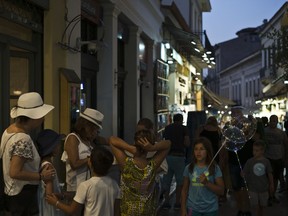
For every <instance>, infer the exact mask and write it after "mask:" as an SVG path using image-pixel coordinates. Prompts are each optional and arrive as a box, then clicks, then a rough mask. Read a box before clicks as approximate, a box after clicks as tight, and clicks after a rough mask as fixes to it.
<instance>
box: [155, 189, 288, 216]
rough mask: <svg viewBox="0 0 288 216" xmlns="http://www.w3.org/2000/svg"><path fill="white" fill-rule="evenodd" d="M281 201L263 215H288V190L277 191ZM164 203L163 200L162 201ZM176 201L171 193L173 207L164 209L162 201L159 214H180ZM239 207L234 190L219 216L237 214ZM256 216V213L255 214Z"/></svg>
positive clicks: (221, 208)
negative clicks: (175, 207)
mask: <svg viewBox="0 0 288 216" xmlns="http://www.w3.org/2000/svg"><path fill="white" fill-rule="evenodd" d="M276 197H277V198H278V199H279V200H280V203H274V204H273V205H272V206H269V207H266V208H265V209H264V215H263V216H288V191H287V190H286V191H283V192H281V193H279V192H278V193H276ZM162 203H163V202H162ZM174 203H175V193H171V198H170V204H171V206H172V207H171V209H165V210H164V209H162V208H161V202H160V206H159V211H158V214H157V216H179V215H180V210H175V209H173V206H174ZM237 212H238V209H237V207H236V202H235V199H234V196H233V192H231V193H228V194H227V201H226V202H224V203H222V204H220V205H219V216H234V215H235V216H236V215H237ZM253 216H254V215H253Z"/></svg>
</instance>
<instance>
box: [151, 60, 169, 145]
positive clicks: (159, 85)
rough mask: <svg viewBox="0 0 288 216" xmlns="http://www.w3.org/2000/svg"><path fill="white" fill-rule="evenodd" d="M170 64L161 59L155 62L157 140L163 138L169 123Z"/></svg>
mask: <svg viewBox="0 0 288 216" xmlns="http://www.w3.org/2000/svg"><path fill="white" fill-rule="evenodd" d="M168 75H169V65H168V64H167V63H165V62H163V61H161V60H159V59H158V60H157V61H156V64H155V82H154V83H155V113H156V115H155V116H156V119H155V124H156V125H155V128H156V131H157V137H156V138H157V140H160V139H162V133H163V131H164V129H165V126H166V125H167V124H168V123H169V122H168V119H169V110H168V105H169V80H168Z"/></svg>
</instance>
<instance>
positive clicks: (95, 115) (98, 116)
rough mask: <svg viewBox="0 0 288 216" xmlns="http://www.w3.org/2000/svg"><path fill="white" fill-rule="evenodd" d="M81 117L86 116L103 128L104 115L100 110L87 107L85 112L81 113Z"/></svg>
mask: <svg viewBox="0 0 288 216" xmlns="http://www.w3.org/2000/svg"><path fill="white" fill-rule="evenodd" d="M80 117H82V118H85V119H86V120H88V121H90V122H92V123H93V124H96V125H97V126H98V127H99V128H100V129H102V121H103V118H104V115H103V114H102V113H101V112H99V111H98V110H95V109H91V108H86V109H85V110H84V112H83V113H80Z"/></svg>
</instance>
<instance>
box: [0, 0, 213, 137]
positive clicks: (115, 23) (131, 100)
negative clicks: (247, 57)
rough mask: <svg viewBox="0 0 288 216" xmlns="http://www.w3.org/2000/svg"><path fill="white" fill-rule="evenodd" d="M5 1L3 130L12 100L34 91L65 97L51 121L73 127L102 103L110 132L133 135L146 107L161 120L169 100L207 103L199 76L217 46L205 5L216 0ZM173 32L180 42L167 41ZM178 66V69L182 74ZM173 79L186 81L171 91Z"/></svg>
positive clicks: (53, 99)
mask: <svg viewBox="0 0 288 216" xmlns="http://www.w3.org/2000/svg"><path fill="white" fill-rule="evenodd" d="M1 3H3V4H1V7H2V8H1V9H2V10H3V11H5V13H2V14H1V15H0V22H1V25H0V26H1V28H0V46H1V55H0V57H1V61H0V64H1V68H2V69H1V87H3V88H2V89H4V91H2V92H1V104H3V105H2V106H1V108H0V109H1V113H2V115H1V119H0V121H1V129H2V131H3V130H4V128H5V127H7V126H8V125H9V124H10V123H11V120H10V118H9V113H10V109H11V107H13V106H15V103H16V101H17V98H18V97H19V95H20V94H22V93H24V92H28V91H37V92H39V93H40V94H41V95H42V96H43V98H44V101H45V103H49V104H53V105H54V106H55V109H54V110H53V112H52V113H51V114H49V116H47V119H46V121H45V124H44V127H46V128H52V129H54V130H56V131H59V132H61V133H65V134H67V133H69V132H70V130H71V128H72V126H73V123H74V121H75V120H76V118H77V117H78V116H79V112H81V111H83V110H84V109H85V108H86V107H92V108H96V109H98V110H100V111H101V112H103V114H104V115H105V118H104V122H103V130H102V131H101V135H102V136H105V137H107V136H110V135H118V136H120V137H122V138H124V139H126V140H127V141H128V142H129V141H132V139H133V134H134V131H135V125H136V123H137V121H138V120H139V119H140V118H141V117H148V118H151V119H153V121H154V122H155V125H156V127H157V128H159V129H160V130H161V128H162V127H164V126H165V124H168V121H169V105H171V104H179V105H181V106H184V103H185V105H189V107H193V108H191V109H193V110H202V109H203V102H202V93H201V91H196V90H194V89H196V87H195V86H196V85H194V84H195V83H196V81H197V79H199V80H201V79H202V69H203V68H206V67H208V65H210V63H211V62H209V61H207V60H206V62H204V63H203V61H202V60H203V56H202V55H203V54H204V53H205V52H206V51H207V50H206V49H205V41H204V39H205V38H204V33H203V29H202V13H203V12H209V11H210V10H211V5H210V1H208V0H198V1H193V2H191V1H160V0H158V1H151V0H149V1H141V0H136V1H135V0H123V1H116V0H73V1H56V0H50V1H49V0H15V1H7V0H1ZM178 30H179V32H180V33H181V34H180V38H178V36H179V35H177V33H178ZM192 39H193V40H194V42H195V43H196V45H195V47H192V48H193V49H192V48H191V47H190V46H191V41H192ZM168 40H169V42H170V44H171V46H172V49H171V48H167V47H166V46H165V45H166V42H167V41H168ZM182 40H184V44H182V43H181V41H182ZM191 50H193V51H191ZM197 50H198V51H197ZM171 51H172V53H173V56H171V53H169V52H171ZM171 57H172V60H173V64H171V65H170V64H169V63H168V60H169V58H171ZM159 62H160V63H159ZM157 65H158V66H159V65H160V66H161V68H162V70H161V71H160V72H161V73H162V75H163V70H164V69H163V68H165V73H167V74H166V77H161V76H158V75H159V74H158V75H157V70H158V69H159V68H157ZM160 66H159V67H160ZM170 73H171V74H173V73H175V74H174V75H172V78H169V75H170ZM173 76H175V78H173ZM159 77H160V78H159ZM180 78H181V79H180ZM159 80H161V81H159ZM170 80H171V82H170ZM175 80H177V82H175ZM183 81H184V83H183ZM172 85H174V86H176V87H177V88H179V87H180V86H181V85H185V88H183V89H182V90H181V93H180V92H179V91H178V92H177V95H176V94H175V95H173V96H172V97H171V98H170V94H174V93H173V92H170V91H169V89H172ZM193 86H194V87H193ZM158 89H159V90H160V89H161V92H160V94H162V95H161V97H159V94H158V93H159V92H158ZM172 98H174V99H173V100H172ZM170 100H172V101H170ZM159 105H161V106H162V107H160V108H161V109H160V108H159ZM162 108H164V109H162ZM161 110H164V112H163V113H164V114H163V113H162V112H161ZM159 113H160V114H159ZM159 125H161V126H159Z"/></svg>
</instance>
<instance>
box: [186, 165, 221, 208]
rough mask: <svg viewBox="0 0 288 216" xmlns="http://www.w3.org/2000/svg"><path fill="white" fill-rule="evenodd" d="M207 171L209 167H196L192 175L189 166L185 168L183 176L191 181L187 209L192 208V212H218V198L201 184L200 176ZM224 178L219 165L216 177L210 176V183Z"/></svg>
mask: <svg viewBox="0 0 288 216" xmlns="http://www.w3.org/2000/svg"><path fill="white" fill-rule="evenodd" d="M206 171H207V166H205V167H198V166H197V165H195V166H194V170H193V172H192V173H190V172H189V165H187V166H186V167H185V170H184V173H183V176H184V177H188V179H189V182H190V184H189V193H188V197H187V203H186V206H187V208H192V210H194V211H197V212H201V213H207V212H213V211H217V210H218V197H217V195H216V194H215V193H213V192H212V191H211V190H209V189H208V188H206V187H205V186H204V185H203V184H201V183H200V182H199V176H200V175H201V174H202V173H204V172H206ZM219 177H222V172H221V170H220V168H219V166H218V165H216V167H215V173H214V175H213V176H212V175H209V176H208V177H207V178H208V181H210V182H213V183H214V182H215V179H216V178H219Z"/></svg>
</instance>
